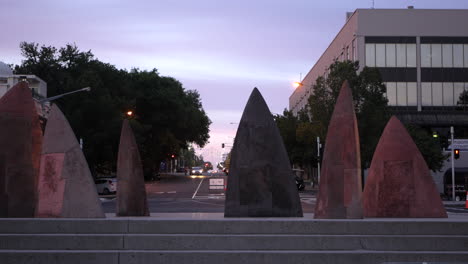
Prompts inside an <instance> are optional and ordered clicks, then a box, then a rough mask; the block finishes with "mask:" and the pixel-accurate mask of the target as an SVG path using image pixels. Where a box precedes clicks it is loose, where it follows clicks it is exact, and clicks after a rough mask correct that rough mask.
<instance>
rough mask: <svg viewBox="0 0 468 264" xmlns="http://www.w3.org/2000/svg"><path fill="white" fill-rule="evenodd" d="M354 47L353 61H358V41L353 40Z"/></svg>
mask: <svg viewBox="0 0 468 264" xmlns="http://www.w3.org/2000/svg"><path fill="white" fill-rule="evenodd" d="M351 45H352V51H353V61H356V60H357V52H356V39H353V42H352V43H351Z"/></svg>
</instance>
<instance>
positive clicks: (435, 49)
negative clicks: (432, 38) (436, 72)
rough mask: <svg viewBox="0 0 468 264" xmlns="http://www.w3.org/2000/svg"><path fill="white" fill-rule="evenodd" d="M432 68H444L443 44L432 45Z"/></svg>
mask: <svg viewBox="0 0 468 264" xmlns="http://www.w3.org/2000/svg"><path fill="white" fill-rule="evenodd" d="M431 67H434V68H440V67H442V44H431Z"/></svg>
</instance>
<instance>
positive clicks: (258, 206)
mask: <svg viewBox="0 0 468 264" xmlns="http://www.w3.org/2000/svg"><path fill="white" fill-rule="evenodd" d="M224 216H225V217H249V216H250V217H302V207H301V202H300V200H299V194H298V192H297V188H296V186H295V184H294V177H293V175H292V170H291V167H290V165H289V158H288V155H287V153H286V149H285V147H284V144H283V140H282V138H281V135H280V133H279V130H278V127H277V126H276V124H275V121H274V120H273V116H272V115H271V113H270V110H269V109H268V106H267V104H266V103H265V100H263V97H262V95H261V94H260V92H259V91H258V89H257V88H254V90H253V91H252V94H251V95H250V98H249V101H248V102H247V105H246V106H245V109H244V113H243V114H242V118H241V121H240V124H239V128H238V130H237V135H236V140H235V142H234V147H233V149H232V153H231V165H230V171H229V177H228V185H227V192H226V201H225V208H224Z"/></svg>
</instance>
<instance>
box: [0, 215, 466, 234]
mask: <svg viewBox="0 0 468 264" xmlns="http://www.w3.org/2000/svg"><path fill="white" fill-rule="evenodd" d="M5 233H8V234H40V233H46V234H55V233H56V234H126V233H130V234H297V235H303V234H313V235H318V234H324V235H334V234H335V235H400V234H401V235H468V225H467V224H466V220H465V219H390V220H389V219H384V220H381V219H364V220H316V219H303V218H291V219H285V218H280V219H271V218H264V219H263V218H260V219H259V218H255V219H247V218H240V219H229V218H226V219H215V220H213V219H206V220H192V219H187V220H184V219H157V218H156V219H155V218H153V219H151V218H143V217H142V218H112V219H20V218H17V219H0V234H5Z"/></svg>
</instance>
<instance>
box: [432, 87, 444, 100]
mask: <svg viewBox="0 0 468 264" xmlns="http://www.w3.org/2000/svg"><path fill="white" fill-rule="evenodd" d="M432 105H434V106H442V105H443V102H442V83H436V82H434V83H432Z"/></svg>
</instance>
